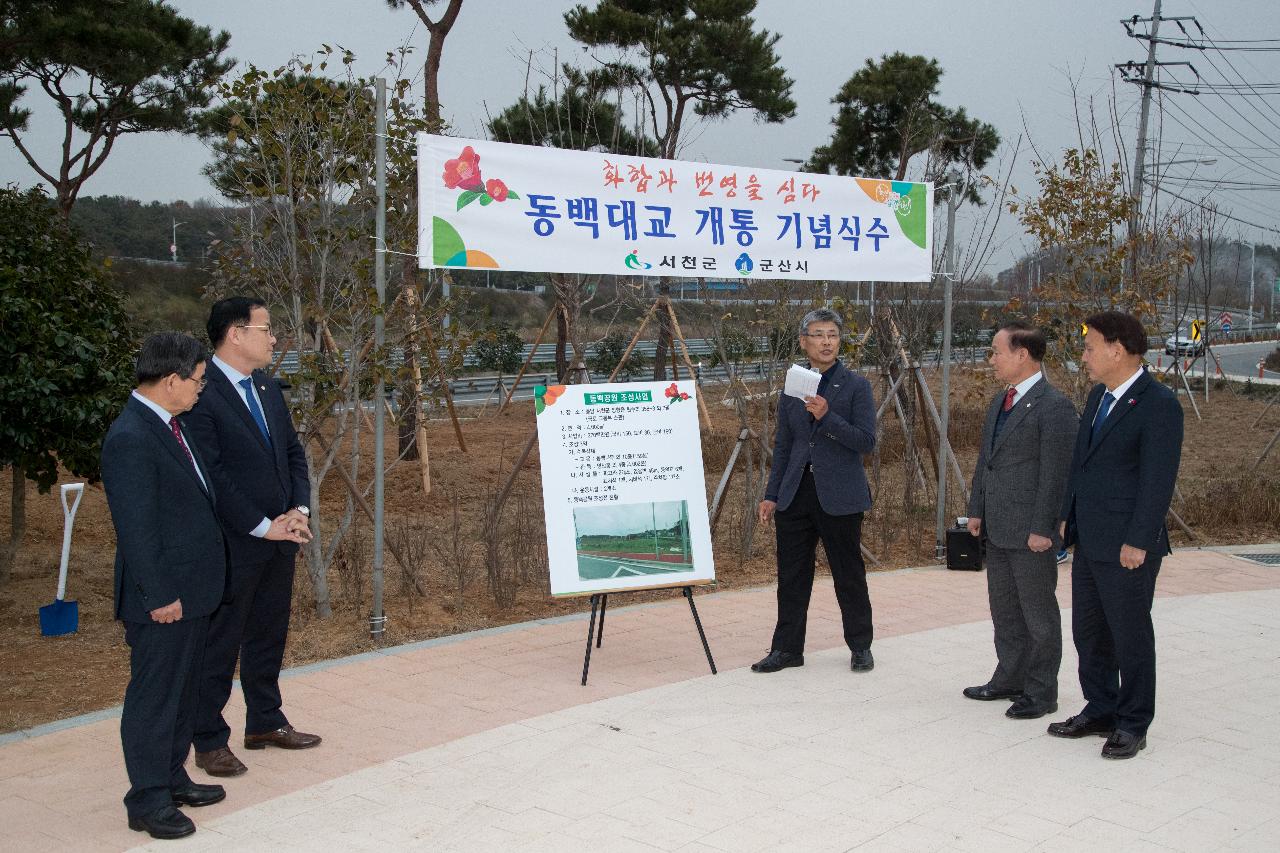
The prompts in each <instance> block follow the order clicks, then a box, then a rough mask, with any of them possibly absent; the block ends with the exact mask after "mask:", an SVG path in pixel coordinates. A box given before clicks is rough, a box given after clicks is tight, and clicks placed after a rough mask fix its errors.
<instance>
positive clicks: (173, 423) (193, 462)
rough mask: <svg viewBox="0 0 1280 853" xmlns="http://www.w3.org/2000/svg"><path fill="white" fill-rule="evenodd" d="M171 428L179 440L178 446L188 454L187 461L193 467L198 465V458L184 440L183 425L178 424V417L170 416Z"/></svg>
mask: <svg viewBox="0 0 1280 853" xmlns="http://www.w3.org/2000/svg"><path fill="white" fill-rule="evenodd" d="M169 429H171V430H173V437H174V438H176V439H177V440H178V446H179V447H181V448H182V452H183V453H185V454H187V461H188V462H190V463H191V467H192V468H195V467H196V460H195V459H194V458H193V457H192V456H191V451H190V450H189V449H188V448H187V443H186V442H185V441H183V440H182V427H180V426H178V419H177V418H169Z"/></svg>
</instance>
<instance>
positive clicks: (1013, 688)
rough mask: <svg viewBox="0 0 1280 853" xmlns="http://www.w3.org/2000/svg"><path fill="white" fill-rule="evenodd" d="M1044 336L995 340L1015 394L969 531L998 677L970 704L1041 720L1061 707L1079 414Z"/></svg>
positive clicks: (990, 435) (1001, 409)
mask: <svg viewBox="0 0 1280 853" xmlns="http://www.w3.org/2000/svg"><path fill="white" fill-rule="evenodd" d="M1046 345H1047V341H1046V339H1045V335H1044V332H1042V331H1041V330H1040V329H1037V328H1035V327H1033V326H1031V325H1029V324H1027V323H1024V322H1022V321H1020V320H1014V321H1010V322H1007V323H1004V324H1003V325H1001V326H1000V329H999V330H998V331H997V332H996V335H995V337H994V338H992V339H991V358H990V362H991V367H992V368H993V369H994V371H995V375H996V378H997V379H999V380H1000V381H1001V382H1003V383H1005V384H1006V386H1007V388H1006V389H1005V390H1003V391H1001V392H1000V393H999V394H998V395H997V396H996V398H995V399H994V400H992V401H991V406H990V408H989V409H988V410H987V422H986V425H985V426H984V427H983V430H982V446H981V448H980V449H979V451H978V465H977V468H976V470H975V471H974V474H973V490H972V494H971V495H970V498H969V532H970V533H972V534H973V535H975V536H981V537H982V538H983V539H984V540H985V545H986V549H985V551H986V560H985V561H986V566H987V595H988V597H989V599H990V601H991V622H992V624H993V626H994V627H995V646H996V659H997V664H996V671H995V674H994V675H992V676H991V680H990V681H988V682H987V683H986V684H983V685H980V686H978V687H966V688H965V689H964V695H965V696H967V697H969V698H970V699H979V700H992V699H1013V700H1014V702H1013V705H1011V706H1010V707H1009V709H1008V710H1007V711H1005V716H1007V717H1012V718H1014V719H1035V718H1037V717H1043V716H1044V715H1045V714H1047V713H1050V712H1052V711H1056V710H1057V709H1058V666H1059V664H1061V663H1062V615H1061V613H1060V612H1059V611H1058V599H1057V598H1056V597H1055V595H1054V590H1055V588H1056V587H1057V585H1058V566H1057V557H1056V554H1057V548H1056V547H1055V544H1056V543H1055V542H1054V536H1055V535H1056V534H1057V530H1058V513H1059V510H1060V509H1061V506H1062V497H1063V494H1064V492H1065V490H1066V484H1067V471H1068V469H1069V468H1070V467H1071V449H1072V445H1073V444H1074V440H1075V435H1076V429H1077V426H1078V418H1077V417H1076V411H1075V408H1074V407H1073V406H1072V405H1071V401H1070V400H1068V399H1067V398H1066V397H1064V396H1063V395H1062V393H1061V392H1060V391H1058V390H1057V389H1056V388H1054V387H1053V386H1052V385H1050V384H1049V382H1048V380H1047V379H1045V377H1044V374H1043V372H1041V362H1043V361H1044V353H1045V348H1046Z"/></svg>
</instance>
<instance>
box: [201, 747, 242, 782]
mask: <svg viewBox="0 0 1280 853" xmlns="http://www.w3.org/2000/svg"><path fill="white" fill-rule="evenodd" d="M196 767H199V768H200V769H201V770H203V771H204V772H205V773H208V774H209V775H210V776H239V775H241V774H242V773H244V772H246V771H247V770H248V769H249V768H248V767H246V766H245V765H244V762H243V761H241V760H240V759H238V758H236V756H235V753H233V752H232V751H231V750H230V749H229V748H227V747H225V746H223V747H219V748H218V749H211V750H209V751H208V752H197V753H196Z"/></svg>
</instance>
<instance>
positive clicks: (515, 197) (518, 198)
mask: <svg viewBox="0 0 1280 853" xmlns="http://www.w3.org/2000/svg"><path fill="white" fill-rule="evenodd" d="M507 198H514V199H515V200H516V201H519V200H520V194H519V193H514V192H510V191H508V192H507Z"/></svg>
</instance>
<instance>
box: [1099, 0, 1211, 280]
mask: <svg viewBox="0 0 1280 853" xmlns="http://www.w3.org/2000/svg"><path fill="white" fill-rule="evenodd" d="M1190 20H1195V19H1194V18H1193V17H1191V16H1183V17H1176V18H1163V17H1161V16H1160V0H1155V9H1154V10H1153V11H1152V13H1151V17H1150V18H1139V17H1138V16H1137V15H1134V16H1133V17H1132V18H1126V19H1125V20H1123V21H1121V22H1120V23H1121V24H1123V25H1124V27H1125V29H1126V30H1128V32H1129V35H1130V37H1132V38H1138V39H1144V38H1145V39H1146V40H1147V61H1146V64H1145V65H1144V66H1143V69H1142V77H1141V79H1138V80H1134V79H1131V78H1129V77H1125V79H1126V80H1127V81H1128V82H1130V83H1137V84H1138V85H1139V86H1141V87H1142V109H1141V112H1140V113H1139V116H1138V148H1137V150H1136V151H1135V152H1134V157H1133V189H1132V195H1133V213H1131V214H1130V215H1129V239H1130V241H1133V244H1134V245H1133V250H1132V251H1131V252H1130V265H1131V266H1130V270H1129V275H1130V277H1131V278H1132V279H1133V283H1134V285H1135V286H1136V285H1137V283H1138V245H1137V242H1136V240H1135V238H1136V236H1137V234H1138V230H1139V227H1140V225H1141V222H1142V190H1143V180H1144V178H1145V175H1144V173H1145V170H1146V165H1147V120H1148V118H1149V117H1150V115H1151V90H1152V89H1156V88H1159V84H1158V83H1156V80H1155V71H1156V67H1157V66H1160V65H1165V64H1174V65H1185V64H1187V63H1182V62H1179V63H1162V62H1156V41H1157V39H1156V37H1157V35H1158V34H1159V32H1160V22H1161V21H1190ZM1139 23H1150V24H1151V31H1150V32H1149V33H1148V34H1146V35H1140V34H1138V33H1135V32H1134V27H1135V26H1136V25H1137V24H1139ZM1134 65H1135V63H1130V62H1126V63H1122V64H1120V65H1118V66H1116V67H1117V68H1120V69H1122V71H1131V70H1133V68H1134ZM1120 289H1121V290H1123V289H1124V282H1123V281H1121V282H1120Z"/></svg>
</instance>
